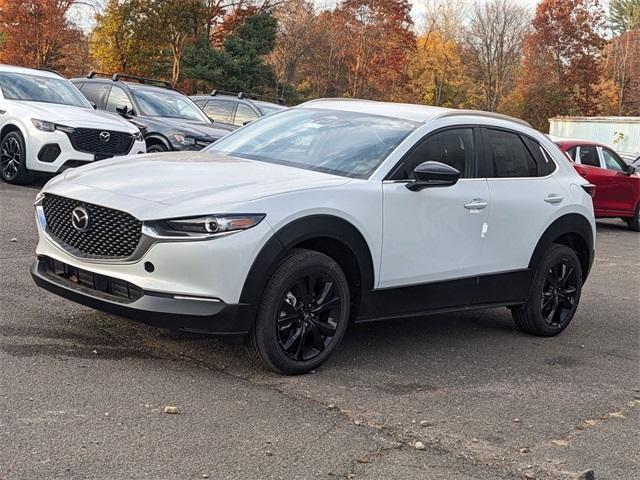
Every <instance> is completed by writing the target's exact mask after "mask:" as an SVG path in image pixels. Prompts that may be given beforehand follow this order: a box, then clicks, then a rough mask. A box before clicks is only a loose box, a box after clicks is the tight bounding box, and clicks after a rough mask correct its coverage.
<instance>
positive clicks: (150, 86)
mask: <svg viewBox="0 0 640 480" xmlns="http://www.w3.org/2000/svg"><path fill="white" fill-rule="evenodd" d="M71 81H72V82H73V83H74V85H75V86H76V87H78V89H80V91H81V92H82V93H83V94H84V96H85V97H87V99H88V100H89V101H90V102H92V103H93V104H94V105H95V106H96V108H97V109H99V110H107V111H110V112H114V113H118V114H120V115H122V116H123V117H124V118H126V119H127V120H129V121H130V122H131V123H133V124H134V125H135V126H137V127H138V128H139V129H140V132H141V133H142V135H143V136H144V139H145V142H146V144H147V152H166V151H170V150H200V149H202V148H204V147H206V146H207V145H209V144H210V143H212V142H215V141H216V140H218V139H219V138H221V137H223V136H224V135H226V134H227V133H229V132H230V131H231V130H233V129H232V128H230V127H227V126H224V125H213V124H212V123H211V121H210V120H209V118H208V117H207V116H206V115H205V114H204V113H203V112H202V110H200V108H198V106H197V105H196V104H194V103H193V101H191V100H190V99H189V97H187V96H186V95H184V94H183V93H182V92H179V91H178V90H175V89H173V88H172V87H171V84H170V83H169V82H165V81H163V80H153V79H149V78H143V77H136V76H132V75H123V74H114V75H108V74H103V73H97V72H91V73H89V75H87V77H86V78H73V79H71Z"/></svg>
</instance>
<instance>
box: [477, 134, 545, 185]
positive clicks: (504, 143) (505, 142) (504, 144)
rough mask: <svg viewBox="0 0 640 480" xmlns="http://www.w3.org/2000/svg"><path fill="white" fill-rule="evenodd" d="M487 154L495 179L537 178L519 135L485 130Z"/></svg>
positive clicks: (534, 163)
mask: <svg viewBox="0 0 640 480" xmlns="http://www.w3.org/2000/svg"><path fill="white" fill-rule="evenodd" d="M485 132H486V136H485V138H486V140H487V154H488V157H489V158H488V160H489V163H490V164H491V165H492V166H493V172H494V175H493V176H494V177H496V178H517V177H537V176H538V168H537V165H536V162H535V160H534V158H533V156H532V154H531V153H530V152H529V149H528V148H527V146H526V145H525V143H524V141H523V140H522V138H520V135H518V134H516V133H512V132H505V131H503V130H494V129H485Z"/></svg>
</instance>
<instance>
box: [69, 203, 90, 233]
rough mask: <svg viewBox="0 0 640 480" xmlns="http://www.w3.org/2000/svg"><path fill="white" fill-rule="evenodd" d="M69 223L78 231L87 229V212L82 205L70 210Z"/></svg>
mask: <svg viewBox="0 0 640 480" xmlns="http://www.w3.org/2000/svg"><path fill="white" fill-rule="evenodd" d="M71 225H73V228H75V229H76V230H77V231H79V232H86V231H87V230H89V212H88V211H87V209H86V208H84V207H76V208H74V209H73V211H72V212H71Z"/></svg>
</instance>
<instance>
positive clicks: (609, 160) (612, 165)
mask: <svg viewBox="0 0 640 480" xmlns="http://www.w3.org/2000/svg"><path fill="white" fill-rule="evenodd" d="M602 156H603V157H604V164H605V166H606V167H607V170H615V171H616V172H624V171H626V166H625V164H624V162H623V161H622V160H620V159H619V158H618V156H617V155H616V154H615V153H613V152H612V151H611V150H609V149H608V148H603V149H602Z"/></svg>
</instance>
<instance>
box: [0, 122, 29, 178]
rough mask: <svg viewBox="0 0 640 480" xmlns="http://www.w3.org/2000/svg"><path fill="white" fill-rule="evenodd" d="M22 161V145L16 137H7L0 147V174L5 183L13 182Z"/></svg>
mask: <svg viewBox="0 0 640 480" xmlns="http://www.w3.org/2000/svg"><path fill="white" fill-rule="evenodd" d="M23 161H24V153H23V148H22V145H21V144H20V141H19V139H18V138H17V136H16V135H11V134H9V135H7V136H6V137H4V139H3V140H2V146H1V147H0V172H1V173H2V178H3V179H4V180H6V181H7V182H11V181H13V180H15V178H16V177H17V176H18V175H19V173H20V165H21V164H22V162H23Z"/></svg>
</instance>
